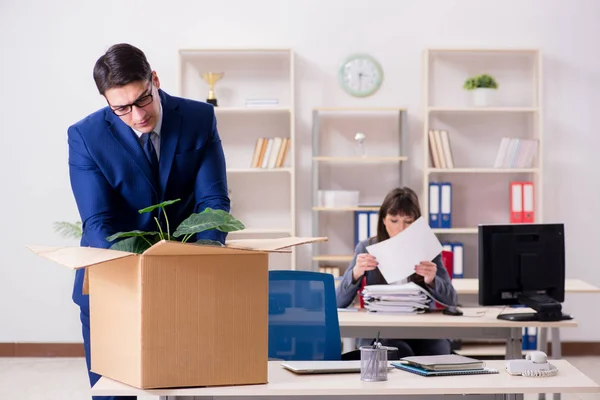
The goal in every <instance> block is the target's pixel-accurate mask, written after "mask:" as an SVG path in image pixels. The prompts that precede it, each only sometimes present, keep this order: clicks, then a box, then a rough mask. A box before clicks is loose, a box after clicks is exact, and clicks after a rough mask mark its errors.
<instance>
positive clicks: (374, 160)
mask: <svg viewBox="0 0 600 400" xmlns="http://www.w3.org/2000/svg"><path fill="white" fill-rule="evenodd" d="M407 160H408V157H400V156H391V157H329V156H316V157H313V161H321V162H331V163H347V164H381V163H397V162H402V161H407Z"/></svg>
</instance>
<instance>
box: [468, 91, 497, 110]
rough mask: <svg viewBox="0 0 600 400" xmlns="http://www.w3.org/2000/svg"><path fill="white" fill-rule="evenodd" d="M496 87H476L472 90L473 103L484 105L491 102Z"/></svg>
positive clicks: (479, 105) (488, 104) (489, 104)
mask: <svg viewBox="0 0 600 400" xmlns="http://www.w3.org/2000/svg"><path fill="white" fill-rule="evenodd" d="M496 90H497V89H491V88H477V89H474V90H473V105H474V106H477V107H486V106H491V105H492V104H493V99H494V95H495V94H496V93H495V92H496Z"/></svg>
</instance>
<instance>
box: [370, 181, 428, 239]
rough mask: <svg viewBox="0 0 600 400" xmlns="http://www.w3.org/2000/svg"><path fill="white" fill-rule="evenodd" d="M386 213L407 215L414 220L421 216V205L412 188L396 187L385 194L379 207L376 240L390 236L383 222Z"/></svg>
mask: <svg viewBox="0 0 600 400" xmlns="http://www.w3.org/2000/svg"><path fill="white" fill-rule="evenodd" d="M388 214H389V215H402V216H407V217H410V218H413V219H415V220H416V219H418V218H419V217H420V216H421V207H420V206H419V198H418V197H417V194H416V193H415V192H414V190H412V189H410V188H407V187H401V188H396V189H394V190H392V191H391V192H389V193H388V194H387V196H385V199H384V200H383V203H382V204H381V207H380V208H379V218H378V220H377V242H382V241H384V240H386V239H389V238H390V235H389V234H388V233H387V230H386V229H385V225H384V224H383V220H384V219H385V217H386V215H388Z"/></svg>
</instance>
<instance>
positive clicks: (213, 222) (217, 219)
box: [173, 212, 225, 237]
mask: <svg viewBox="0 0 600 400" xmlns="http://www.w3.org/2000/svg"><path fill="white" fill-rule="evenodd" d="M223 224H225V217H224V216H223V215H221V214H218V213H204V212H201V213H197V214H192V215H190V216H189V217H187V218H186V219H185V220H183V221H182V222H181V224H179V226H178V227H177V230H175V233H173V237H180V236H183V235H193V234H195V233H198V232H203V231H206V230H209V229H215V228H216V227H218V226H220V225H223Z"/></svg>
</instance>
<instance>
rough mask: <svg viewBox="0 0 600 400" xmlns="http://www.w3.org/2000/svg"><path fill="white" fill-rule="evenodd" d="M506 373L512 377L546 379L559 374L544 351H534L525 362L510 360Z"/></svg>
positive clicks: (507, 363)
mask: <svg viewBox="0 0 600 400" xmlns="http://www.w3.org/2000/svg"><path fill="white" fill-rule="evenodd" d="M506 372H508V373H509V374H511V375H522V376H533V377H546V376H554V375H556V374H558V369H557V368H556V367H555V366H554V365H552V364H550V363H548V356H546V353H544V352H543V351H533V352H531V353H529V354H527V356H526V357H525V359H524V360H508V361H507V362H506Z"/></svg>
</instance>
